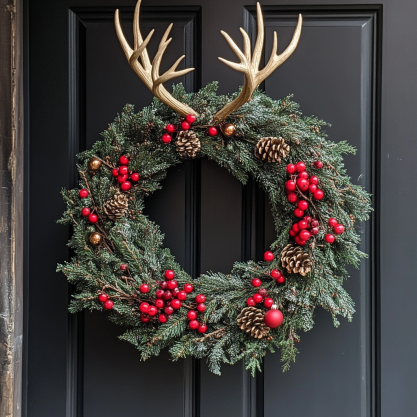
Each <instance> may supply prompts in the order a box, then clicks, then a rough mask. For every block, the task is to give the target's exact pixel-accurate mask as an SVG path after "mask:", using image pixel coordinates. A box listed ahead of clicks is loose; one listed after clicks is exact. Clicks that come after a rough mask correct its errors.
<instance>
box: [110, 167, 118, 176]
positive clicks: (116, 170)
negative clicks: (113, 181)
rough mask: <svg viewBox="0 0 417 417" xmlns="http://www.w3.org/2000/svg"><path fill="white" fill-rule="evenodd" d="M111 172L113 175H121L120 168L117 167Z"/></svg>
mask: <svg viewBox="0 0 417 417" xmlns="http://www.w3.org/2000/svg"><path fill="white" fill-rule="evenodd" d="M111 174H112V175H113V177H117V176H118V175H119V170H118V169H117V168H114V169H113V170H112V171H111Z"/></svg>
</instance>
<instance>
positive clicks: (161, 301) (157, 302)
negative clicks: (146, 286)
mask: <svg viewBox="0 0 417 417" xmlns="http://www.w3.org/2000/svg"><path fill="white" fill-rule="evenodd" d="M164 305H165V303H164V301H163V300H161V299H160V298H158V299H157V300H155V307H158V308H162V307H163V306H164Z"/></svg>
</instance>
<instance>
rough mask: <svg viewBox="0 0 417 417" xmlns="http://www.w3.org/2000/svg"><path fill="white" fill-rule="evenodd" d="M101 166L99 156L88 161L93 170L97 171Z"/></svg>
mask: <svg viewBox="0 0 417 417" xmlns="http://www.w3.org/2000/svg"><path fill="white" fill-rule="evenodd" d="M100 167H101V161H100V159H98V158H91V159H90V160H89V161H88V168H89V169H90V170H91V171H97V170H98V169H99V168H100Z"/></svg>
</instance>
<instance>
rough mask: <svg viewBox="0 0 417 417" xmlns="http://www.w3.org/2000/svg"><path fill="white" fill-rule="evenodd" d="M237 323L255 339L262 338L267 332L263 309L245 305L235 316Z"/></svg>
mask: <svg viewBox="0 0 417 417" xmlns="http://www.w3.org/2000/svg"><path fill="white" fill-rule="evenodd" d="M237 325H238V326H239V327H240V329H241V330H244V331H245V332H246V333H250V335H251V336H252V337H254V338H255V339H262V338H263V337H265V336H266V335H267V334H268V333H269V327H268V326H267V325H266V324H265V321H264V313H263V311H262V310H259V309H258V308H255V307H245V308H244V309H243V310H242V311H241V312H240V313H239V315H238V316H237Z"/></svg>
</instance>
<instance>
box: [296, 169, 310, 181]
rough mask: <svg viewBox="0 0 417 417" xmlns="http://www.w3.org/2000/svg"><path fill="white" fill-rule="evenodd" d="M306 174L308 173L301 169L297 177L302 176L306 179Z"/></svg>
mask: <svg viewBox="0 0 417 417" xmlns="http://www.w3.org/2000/svg"><path fill="white" fill-rule="evenodd" d="M308 176H309V175H308V173H307V171H302V172H300V173H299V174H298V178H303V179H305V180H308Z"/></svg>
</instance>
